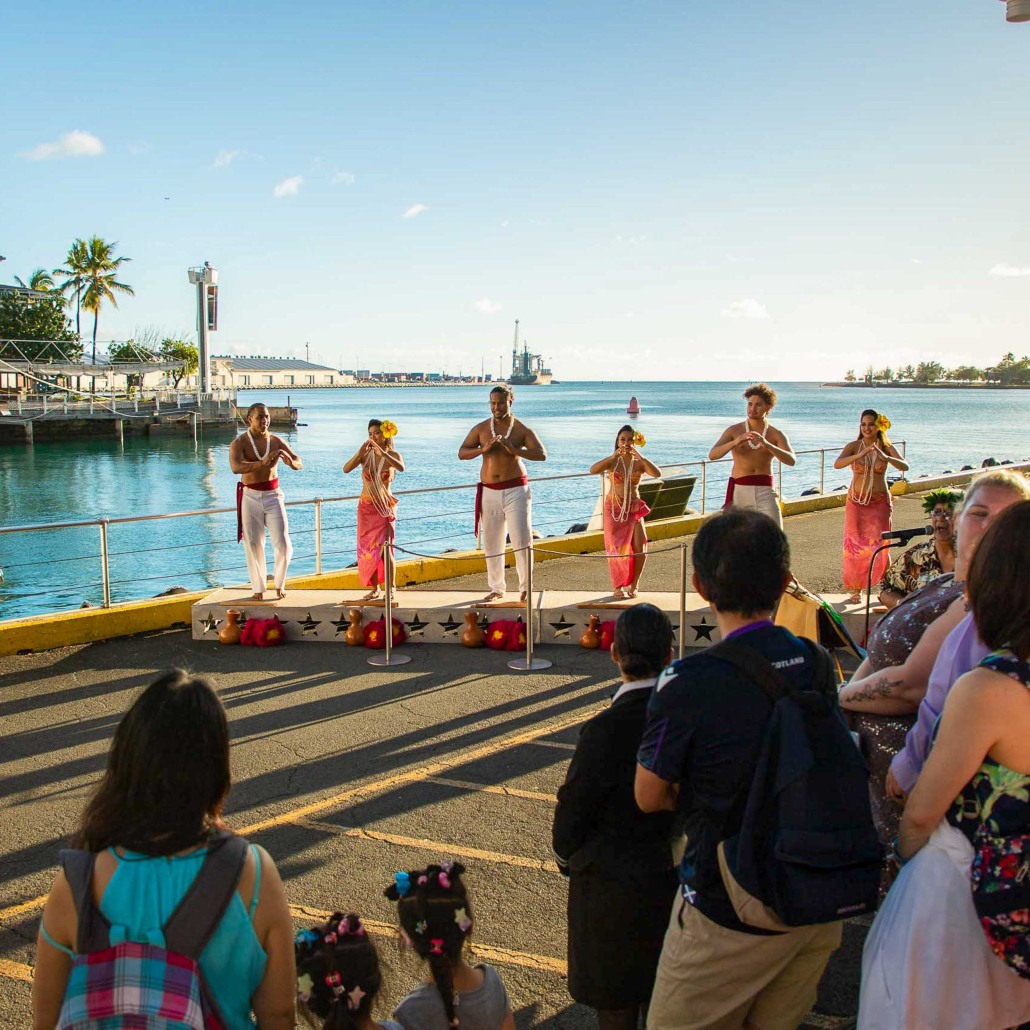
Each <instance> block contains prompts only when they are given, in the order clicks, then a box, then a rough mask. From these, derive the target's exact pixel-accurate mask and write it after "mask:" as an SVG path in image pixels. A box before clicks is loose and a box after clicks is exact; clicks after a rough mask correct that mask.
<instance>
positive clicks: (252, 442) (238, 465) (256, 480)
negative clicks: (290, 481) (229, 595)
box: [229, 404, 304, 601]
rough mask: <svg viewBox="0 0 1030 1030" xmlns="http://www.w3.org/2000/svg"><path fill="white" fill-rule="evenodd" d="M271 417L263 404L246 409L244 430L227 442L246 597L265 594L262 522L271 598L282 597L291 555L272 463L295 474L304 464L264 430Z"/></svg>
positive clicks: (283, 507) (254, 597)
mask: <svg viewBox="0 0 1030 1030" xmlns="http://www.w3.org/2000/svg"><path fill="white" fill-rule="evenodd" d="M270 421H271V416H270V415H269V414H268V408H266V407H265V405H264V404H252V405H251V406H250V407H249V408H248V409H247V431H246V432H245V433H242V434H240V435H239V436H238V437H236V439H235V440H233V442H232V443H231V444H230V445H229V467H230V468H231V469H232V470H233V472H235V473H237V474H238V475H240V476H241V479H240V482H239V483H237V484H236V539H237V540H242V541H243V551H244V553H245V554H246V556H247V571H248V572H249V573H250V589H251V590H253V591H254V593H253V594H252V595H251V600H252V601H260V600H262V599H263V598H264V596H265V587H266V585H267V583H268V578H267V577H268V573H267V571H266V569H265V526H268V532H269V534H270V535H271V537H272V547H273V549H274V551H275V572H274V581H275V596H276V597H279V598H282V597H285V596H286V590H285V586H286V569H287V568H288V567H289V564H290V557H291V556H292V554H293V544H292V543H291V542H290V537H289V533H288V532H287V528H286V505H285V504H284V503H283V492H282V490H280V489H279V477H278V476H277V475H276V466H277V465H278V463H279V459H280V458H281V459H282V461H283V464H284V465H288V466H289V467H290V468H291V469H296V470H297V471H298V472H299V471H300V470H301V469H302V468H303V467H304V463H303V462H302V461H301V460H300V457H299V456H298V455H297V454H296V453H295V452H294V451H293V450H291V449H290V447H289V445H288V444H287V443H286V442H285V441H284V440H280V439H279V437H278V436H272V434H271V433H269V431H268V424H269V422H270Z"/></svg>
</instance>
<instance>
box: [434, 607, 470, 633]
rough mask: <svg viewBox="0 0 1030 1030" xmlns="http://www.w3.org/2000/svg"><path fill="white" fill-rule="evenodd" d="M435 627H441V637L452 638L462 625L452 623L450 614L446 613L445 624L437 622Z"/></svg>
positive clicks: (452, 618) (452, 617) (452, 619)
mask: <svg viewBox="0 0 1030 1030" xmlns="http://www.w3.org/2000/svg"><path fill="white" fill-rule="evenodd" d="M437 625H438V626H442V627H443V635H444V636H445V637H452V636H454V634H455V633H457V632H458V630H459V629H461V627H462V626H463V625H464V623H461V622H455V621H454V616H453V615H452V614H451V613H450V612H448V613H447V621H446V622H438V623H437Z"/></svg>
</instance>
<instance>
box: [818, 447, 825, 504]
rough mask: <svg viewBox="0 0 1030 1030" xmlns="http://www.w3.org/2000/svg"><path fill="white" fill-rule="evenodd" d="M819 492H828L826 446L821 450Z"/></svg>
mask: <svg viewBox="0 0 1030 1030" xmlns="http://www.w3.org/2000/svg"><path fill="white" fill-rule="evenodd" d="M819 493H821V494H824V493H826V448H825V447H823V448H821V449H820V451H819Z"/></svg>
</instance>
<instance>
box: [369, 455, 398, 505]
mask: <svg viewBox="0 0 1030 1030" xmlns="http://www.w3.org/2000/svg"><path fill="white" fill-rule="evenodd" d="M384 468H386V455H385V454H384V455H383V456H382V457H381V458H380V459H379V461H378V463H377V462H376V456H375V455H374V454H370V455H369V457H368V470H369V472H370V473H371V474H372V476H371V479H368V480H366V482H367V483H368V497H369V500H370V501H371V502H372V507H373V508H375V510H376V511H377V512H379V514H380V515H381V516H382V517H383V518H384V519H388V518H389V517H390V516H391V515H392V514H393V504H392V503H391V502H392V501H393V500H394V497H393V494H391V493H390V487H389V486H388V485H387V484H385V483H384V482H383V479H382V476H383V469H384Z"/></svg>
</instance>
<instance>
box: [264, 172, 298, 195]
mask: <svg viewBox="0 0 1030 1030" xmlns="http://www.w3.org/2000/svg"><path fill="white" fill-rule="evenodd" d="M303 182H304V176H303V175H292V176H290V178H289V179H283V181H282V182H280V183H277V184H276V187H275V189H274V190H273V191H272V192H273V193H274V194H275V195H276V196H277V197H295V196H296V195H297V194H298V193H299V192H300V187H301V183H303Z"/></svg>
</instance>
